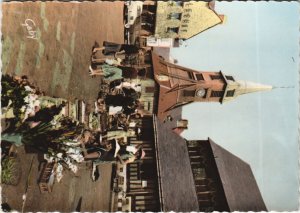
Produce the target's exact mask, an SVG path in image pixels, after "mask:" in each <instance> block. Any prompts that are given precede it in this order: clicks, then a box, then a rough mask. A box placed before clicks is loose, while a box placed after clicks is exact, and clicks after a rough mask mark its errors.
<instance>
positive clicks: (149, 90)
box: [145, 87, 154, 93]
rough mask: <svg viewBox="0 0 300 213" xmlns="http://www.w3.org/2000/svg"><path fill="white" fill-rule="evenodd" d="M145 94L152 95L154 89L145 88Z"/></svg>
mask: <svg viewBox="0 0 300 213" xmlns="http://www.w3.org/2000/svg"><path fill="white" fill-rule="evenodd" d="M145 92H146V93H153V92H154V87H146V88H145Z"/></svg>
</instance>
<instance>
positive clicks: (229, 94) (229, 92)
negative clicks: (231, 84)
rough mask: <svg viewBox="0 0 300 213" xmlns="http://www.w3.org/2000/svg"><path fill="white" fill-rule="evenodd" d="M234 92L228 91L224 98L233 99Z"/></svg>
mask: <svg viewBox="0 0 300 213" xmlns="http://www.w3.org/2000/svg"><path fill="white" fill-rule="evenodd" d="M234 91H235V90H229V91H227V93H226V97H233V96H234Z"/></svg>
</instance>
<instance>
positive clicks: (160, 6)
mask: <svg viewBox="0 0 300 213" xmlns="http://www.w3.org/2000/svg"><path fill="white" fill-rule="evenodd" d="M222 21H223V16H219V15H218V14H217V13H216V12H215V11H214V4H212V3H208V2H202V1H188V2H183V1H159V2H157V10H156V25H155V32H154V36H155V37H157V38H181V39H188V38H191V37H193V36H195V35H197V34H199V33H201V32H203V31H205V30H207V29H209V28H211V27H213V26H216V25H217V24H220V23H222Z"/></svg>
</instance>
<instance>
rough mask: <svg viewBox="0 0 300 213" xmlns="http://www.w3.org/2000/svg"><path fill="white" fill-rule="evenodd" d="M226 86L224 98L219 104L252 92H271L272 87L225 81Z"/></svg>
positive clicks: (238, 81)
mask: <svg viewBox="0 0 300 213" xmlns="http://www.w3.org/2000/svg"><path fill="white" fill-rule="evenodd" d="M226 83H227V86H226V89H225V93H224V97H223V100H222V102H221V103H223V102H226V101H230V100H233V99H234V98H236V97H237V96H239V95H243V94H248V93H252V92H261V91H267V90H271V89H272V88H273V87H272V86H270V85H264V84H259V83H254V82H251V81H241V80H237V81H233V80H226Z"/></svg>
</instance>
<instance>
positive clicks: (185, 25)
mask: <svg viewBox="0 0 300 213" xmlns="http://www.w3.org/2000/svg"><path fill="white" fill-rule="evenodd" d="M188 26H189V25H187V24H183V25H181V27H188Z"/></svg>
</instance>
